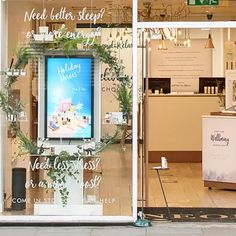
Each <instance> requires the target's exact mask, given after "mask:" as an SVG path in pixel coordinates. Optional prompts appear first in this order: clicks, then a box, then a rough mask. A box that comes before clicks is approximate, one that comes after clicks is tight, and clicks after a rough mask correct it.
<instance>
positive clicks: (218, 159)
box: [202, 116, 236, 183]
mask: <svg viewBox="0 0 236 236" xmlns="http://www.w3.org/2000/svg"><path fill="white" fill-rule="evenodd" d="M202 125H203V140H202V144H203V148H202V168H203V180H206V181H217V182H227V183H236V145H235V143H236V132H235V130H236V118H233V117H210V116H205V117H203V123H202Z"/></svg>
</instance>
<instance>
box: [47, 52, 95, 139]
mask: <svg viewBox="0 0 236 236" xmlns="http://www.w3.org/2000/svg"><path fill="white" fill-rule="evenodd" d="M45 63H46V71H45V72H46V73H45V75H46V80H45V81H46V94H45V95H46V96H45V98H46V99H45V102H46V104H45V105H46V106H45V107H46V112H45V116H46V120H45V124H46V127H45V133H46V137H47V138H49V139H50V138H52V139H57V138H66V139H85V138H87V139H88V138H93V123H94V122H93V80H94V77H93V76H94V75H93V58H92V57H82V56H70V57H66V56H54V57H53V56H46V57H45Z"/></svg>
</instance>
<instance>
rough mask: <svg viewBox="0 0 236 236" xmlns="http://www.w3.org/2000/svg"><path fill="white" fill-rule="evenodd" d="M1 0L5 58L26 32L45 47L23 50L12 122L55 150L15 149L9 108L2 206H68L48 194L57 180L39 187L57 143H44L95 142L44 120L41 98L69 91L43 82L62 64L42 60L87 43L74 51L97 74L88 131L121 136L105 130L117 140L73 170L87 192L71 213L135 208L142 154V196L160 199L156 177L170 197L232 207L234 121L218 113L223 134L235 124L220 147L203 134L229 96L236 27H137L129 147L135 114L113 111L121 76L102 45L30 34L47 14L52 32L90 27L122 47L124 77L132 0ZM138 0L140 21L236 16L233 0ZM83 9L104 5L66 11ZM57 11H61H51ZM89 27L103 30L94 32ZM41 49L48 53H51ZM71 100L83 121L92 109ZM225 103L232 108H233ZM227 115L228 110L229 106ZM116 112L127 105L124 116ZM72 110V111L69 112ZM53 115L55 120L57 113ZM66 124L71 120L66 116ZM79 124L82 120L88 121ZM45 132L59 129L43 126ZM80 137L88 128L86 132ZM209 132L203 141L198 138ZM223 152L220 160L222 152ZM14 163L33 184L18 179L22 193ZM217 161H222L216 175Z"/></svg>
mask: <svg viewBox="0 0 236 236" xmlns="http://www.w3.org/2000/svg"><path fill="white" fill-rule="evenodd" d="M123 3H124V4H123ZM6 4H7V16H8V18H7V38H8V41H7V58H8V59H7V69H10V68H11V67H12V66H13V67H14V66H15V65H16V64H15V63H16V61H17V55H19V51H17V50H16V49H17V47H18V46H19V45H21V46H22V45H28V43H29V42H33V43H34V46H35V45H37V46H38V47H39V48H40V47H41V48H40V50H42V51H40V53H41V54H37V55H36V57H32V58H31V59H30V62H29V63H28V64H27V65H26V66H25V67H24V68H22V69H23V70H24V71H25V72H26V75H23V74H21V76H20V77H19V79H18V80H17V81H16V82H15V83H14V84H13V87H12V91H13V94H14V97H15V98H18V99H19V100H20V101H21V102H22V104H23V111H22V117H21V120H19V121H17V122H15V123H17V125H18V127H19V126H20V130H21V131H22V132H24V133H25V134H26V136H27V137H28V138H30V139H31V140H33V141H34V142H35V143H36V144H37V146H38V147H44V148H45V150H46V152H47V151H48V150H50V151H49V152H50V153H48V152H47V153H46V152H45V153H43V155H41V154H40V155H41V156H43V158H45V157H46V159H42V160H41V161H39V164H37V163H38V160H39V156H38V154H37V155H35V156H34V155H30V154H29V153H26V154H25V155H24V154H23V155H22V153H21V155H20V156H19V155H18V153H19V151H22V150H21V149H20V148H19V143H20V142H19V140H17V137H16V136H14V134H12V133H11V127H10V125H11V122H9V120H8V121H7V120H5V121H4V122H3V125H2V126H3V127H4V129H5V137H6V140H5V144H6V150H5V157H6V158H5V160H4V168H3V170H4V171H3V172H4V178H3V179H4V211H3V212H2V213H0V214H2V215H57V214H59V215H67V214H68V209H66V208H63V207H62V206H60V207H59V208H55V207H54V206H52V205H53V204H52V202H53V203H55V201H56V199H57V200H58V198H60V196H59V197H58V196H57V195H56V194H59V193H58V192H57V193H56V194H55V192H53V190H52V189H48V188H40V186H42V185H43V182H41V181H45V180H47V179H48V176H46V171H45V170H47V168H46V167H45V168H44V164H45V163H47V156H50V155H52V154H51V151H52V150H54V149H56V152H57V151H58V150H63V148H65V149H66V150H67V151H69V150H71V151H74V150H75V148H76V147H77V145H80V144H81V143H82V144H83V145H85V144H86V145H90V144H88V143H86V142H88V141H87V140H85V139H86V137H85V138H83V139H82V138H81V137H77V138H71V137H63V138H61V136H60V135H59V136H58V133H59V128H58V126H53V125H55V124H52V123H50V120H47V119H49V118H47V119H46V118H45V117H47V111H48V110H47V108H48V107H50V106H52V105H53V106H54V105H55V104H54V103H53V102H54V100H55V97H57V96H58V95H59V96H58V97H62V99H64V101H66V100H67V97H65V96H64V97H63V96H61V95H62V92H61V91H60V90H57V89H56V83H55V84H54V85H53V86H52V87H51V90H49V89H48V88H50V86H51V85H50V81H49V75H50V73H51V74H53V73H57V72H58V70H55V71H53V69H52V70H51V71H50V68H53V66H51V67H50V68H49V67H48V68H47V65H49V63H50V60H48V58H49V59H50V57H51V58H54V59H55V58H57V57H59V58H61V57H62V56H64V59H65V58H66V59H68V58H69V59H71V58H72V59H73V58H74V57H78V55H79V56H81V55H82V56H81V58H84V57H85V58H87V57H91V56H92V57H94V61H93V65H92V66H93V67H92V72H91V73H94V77H93V79H94V80H93V81H92V82H91V81H90V82H89V83H91V84H92V86H91V87H92V88H89V89H91V91H92V92H91V93H93V95H90V98H91V99H92V102H91V103H92V104H93V106H91V107H92V108H91V111H90V112H91V114H92V115H91V116H94V118H93V119H94V120H93V122H91V123H93V124H95V125H94V127H93V128H92V131H91V133H92V134H93V139H95V144H97V143H99V142H100V140H103V141H104V140H105V141H106V140H107V138H108V139H109V138H110V137H113V135H114V134H115V138H116V142H113V140H111V138H110V139H109V141H112V142H111V144H110V145H109V147H108V148H106V149H105V150H103V151H102V152H101V153H99V154H98V156H96V155H92V154H91V155H90V156H88V157H86V158H85V159H84V160H83V161H84V163H83V166H84V168H82V169H83V172H82V173H83V174H82V175H80V177H79V178H80V181H82V182H83V186H82V188H81V187H80V188H78V189H77V190H78V191H80V193H81V194H82V197H80V198H79V199H76V201H77V202H76V204H77V207H78V208H75V212H74V213H71V212H70V214H74V215H78V214H79V215H84V214H85V215H86V214H88V215H96V216H97V215H98V216H130V215H132V201H133V187H134V186H136V185H135V184H134V183H133V179H132V177H133V176H132V174H133V171H134V166H135V165H134V164H133V160H134V159H133V158H134V155H136V156H137V159H138V206H145V207H166V202H165V201H164V198H163V190H162V189H161V186H163V189H164V194H165V196H166V200H167V203H168V206H169V207H183V208H194V207H202V208H204V207H209V208H234V207H235V206H236V200H235V199H236V198H235V195H236V193H235V189H236V186H235V183H236V182H235V181H236V180H235V177H234V174H235V173H236V172H235V170H234V169H233V168H234V166H235V160H233V157H231V156H232V155H231V156H230V155H229V157H228V159H227V155H228V154H227V153H228V152H229V153H235V151H234V149H235V148H234V147H233V146H234V143H233V139H234V137H233V134H232V133H233V132H234V131H235V130H234V126H230V125H227V124H228V123H227V121H225V123H224V125H225V127H227V129H226V131H225V130H224V135H226V139H227V138H228V136H227V135H232V136H230V138H229V140H230V142H229V141H228V142H227V140H226V141H225V139H224V140H223V141H224V145H221V144H219V145H218V143H217V149H210V147H208V146H207V145H210V144H209V143H208V142H207V140H208V139H207V138H206V137H209V135H211V132H212V131H209V132H208V125H207V124H208V123H207V122H208V118H211V116H215V117H220V118H219V119H221V116H220V113H221V111H222V110H224V109H226V108H229V107H232V106H234V105H235V104H236V103H235V102H236V101H235V98H236V97H235V93H234V92H235V91H236V89H235V87H236V85H235V83H234V78H235V79H236V76H235V74H233V72H234V71H235V70H236V46H235V45H236V44H235V42H236V30H235V29H234V28H218V27H213V28H209V27H201V28H185V27H182V28H175V27H171V28H144V29H141V30H139V31H138V38H137V42H138V49H137V55H138V65H137V68H138V72H137V74H138V78H137V80H138V81H137V84H138V91H137V93H138V99H137V107H138V114H137V121H138V122H137V123H138V126H137V133H138V152H137V153H135V154H134V153H133V151H134V149H133V148H134V145H133V144H134V142H136V140H132V129H134V127H132V117H133V116H136V114H135V115H134V114H132V109H131V111H129V112H130V113H129V116H128V118H127V117H126V122H125V123H119V122H117V121H114V120H115V119H120V117H118V115H120V114H118V113H119V112H121V111H122V108H123V107H122V106H121V105H120V104H121V103H120V100H119V96H118V95H119V93H118V91H119V90H118V88H120V87H119V86H120V81H118V80H116V77H115V76H116V74H115V73H114V71H112V70H110V65H109V64H106V63H103V64H101V63H100V61H99V58H98V56H94V54H92V53H91V52H90V51H89V50H88V48H86V47H84V45H83V44H79V43H78V44H77V45H76V50H77V52H76V53H75V51H73V53H74V54H73V53H72V56H71V55H69V56H68V55H65V52H64V51H62V50H61V49H60V48H58V47H57V44H56V43H55V42H53V43H54V44H53V45H52V46H51V47H49V48H46V47H45V45H46V44H45V41H47V40H45V38H44V39H43V40H38V39H37V36H38V37H40V36H42V35H43V37H45V35H44V34H45V32H44V33H41V32H39V29H40V27H42V26H43V27H47V29H48V30H49V32H50V31H53V32H54V31H57V30H59V29H61V27H64V28H66V30H67V31H68V32H69V34H68V35H71V33H72V32H73V33H74V32H77V33H78V32H79V34H80V36H81V35H82V37H84V38H86V39H88V38H89V37H90V36H91V35H93V36H94V35H95V38H96V40H98V41H99V43H100V44H101V45H102V46H103V47H104V48H108V49H111V50H112V51H113V52H115V53H114V55H115V57H116V58H118V62H119V63H121V64H122V65H124V71H123V74H122V76H123V75H125V76H124V77H125V78H126V76H127V78H131V79H132V26H131V22H132V2H131V1H125V2H123V1H119V2H117V1H104V2H103V1H89V4H88V2H87V1H80V5H78V1H73V0H70V1H62V0H60V1H53V0H48V1H46V0H31V1H23V0H22V1H18V0H8V1H6ZM138 7H139V9H138V18H139V21H144V22H155V21H159V22H160V21H163V22H171V21H183V22H188V21H202V22H212V21H222V20H225V21H226V20H230V21H231V20H235V17H236V16H235V8H236V4H235V3H234V2H233V1H223V3H221V4H220V6H216V7H212V6H211V7H210V6H199V7H198V8H193V7H192V6H188V5H186V3H183V1H177V0H176V1H162V2H161V3H159V2H158V1H139V4H138ZM63 8H66V11H67V12H71V14H69V15H67V17H68V19H67V17H65V16H62V15H63V14H64V13H63V11H64V10H65V9H64V10H63ZM32 9H33V10H32ZM44 9H46V10H45V11H46V12H48V13H49V12H51V19H49V18H50V16H49V15H48V18H47V17H46V12H44ZM101 9H103V10H101ZM32 11H33V12H32ZM85 11H88V12H89V13H91V14H94V13H96V14H97V16H99V17H98V19H96V20H94V18H93V19H92V20H91V19H88V17H87V18H86V17H85V18H84V19H82V18H83V17H82V15H80V17H81V18H80V20H79V21H74V20H73V19H72V18H73V14H75V13H78V12H80V14H82V13H83V12H84V14H85ZM34 12H36V13H37V12H40V13H41V14H39V15H38V16H36V14H35V17H36V18H38V19H32V18H34V17H32V16H33V14H34ZM53 12H54V13H55V14H54V13H53ZM56 12H57V13H58V14H59V15H58V16H57V17H56ZM60 12H61V13H60ZM60 14H61V15H60ZM86 14H87V13H86ZM30 15H31V16H30ZM44 18H45V19H44ZM91 22H92V23H91ZM183 24H184V23H183ZM97 27H99V28H97ZM96 30H98V31H99V33H98V34H97V35H96V33H97V32H98V31H96ZM81 32H82V33H81ZM49 36H50V34H49ZM54 36H55V35H54ZM87 46H88V45H87ZM30 49H31V50H34V49H35V48H33V47H31V48H30ZM37 49H38V48H37ZM50 50H51V51H50ZM37 53H38V51H37ZM45 58H46V59H45ZM81 58H80V59H81ZM100 59H101V58H100ZM102 59H103V58H102ZM45 60H48V61H47V63H46V62H45ZM68 63H69V62H68ZM70 65H72V64H70ZM72 67H73V66H72ZM72 67H70V68H69V69H68V67H67V68H64V70H69V71H70V70H73V69H76V68H75V67H73V68H72ZM58 68H59V67H58ZM77 69H78V68H77ZM60 71H61V72H58V73H59V74H60V73H62V71H63V68H62V67H61V69H60ZM63 73H64V72H63ZM228 79H229V80H228ZM62 80H63V81H70V78H69V79H68V78H65V77H64V78H63V79H62ZM48 81H49V82H48ZM227 81H230V83H228V82H227ZM135 82H136V81H135ZM132 83H134V82H133V81H132V82H131V86H130V84H129V86H127V88H128V92H129V91H130V90H132ZM83 86H84V84H83ZM86 86H87V84H86ZM65 88H66V87H65ZM86 88H87V87H86ZM81 91H82V90H81ZM69 93H70V92H69ZM131 95H132V94H131ZM131 95H130V97H129V98H130V100H131V101H130V100H129V101H128V103H129V104H128V106H129V108H130V106H131V105H132V98H131ZM66 96H69V95H66ZM48 98H49V99H48ZM50 99H51V101H52V104H51V103H50V102H51V101H50ZM65 103H66V102H65ZM69 103H70V109H71V110H72V108H73V109H74V104H73V103H72V102H69ZM76 103H78V104H76V109H77V110H78V114H79V115H80V116H81V117H83V124H87V123H86V122H87V120H89V119H90V118H91V117H90V116H89V115H87V114H83V115H81V114H80V112H83V104H82V105H81V103H82V102H81V101H77V100H76ZM67 104H68V100H67ZM79 105H80V106H79ZM68 110H69V109H68ZM71 110H70V111H71ZM84 110H85V109H84ZM116 112H117V113H116ZM227 114H230V115H231V113H226V115H227ZM226 115H225V116H226ZM205 116H206V117H205ZM110 117H113V118H114V120H113V121H111V118H110ZM203 117H204V119H205V120H204V119H203ZM222 117H223V116H222ZM69 119H70V117H69ZM225 119H226V120H227V118H225ZM230 119H234V116H233V115H231V118H230ZM123 120H124V117H123V116H122V122H123ZM220 121H221V120H220ZM69 122H70V121H68V117H67V123H69ZM214 122H216V127H217V125H218V123H217V122H218V120H217V121H213V124H215V123H214ZM232 122H233V121H232ZM56 124H58V123H57V122H56ZM232 124H233V123H232ZM63 125H64V124H63ZM49 126H50V127H49ZM68 127H69V125H68V124H67V128H68ZM223 127H224V126H223ZM69 128H70V129H72V128H71V126H70V127H69ZM82 128H83V129H84V128H85V125H84V126H83V127H82ZM135 128H136V127H135ZM206 128H207V129H206ZM117 129H119V134H118V135H119V136H117V134H116V131H117ZM212 129H213V130H216V131H217V132H218V133H217V132H216V133H215V131H214V132H213V134H214V135H216V137H215V136H214V137H212V136H210V137H211V138H212V139H214V138H215V140H214V142H215V143H216V142H218V141H219V140H217V138H218V137H219V136H217V135H219V130H220V135H222V136H220V138H222V137H223V138H225V137H224V136H223V131H222V130H221V129H223V128H221V126H220V127H219V129H218V128H215V127H212ZM229 130H230V133H229V134H228V133H227V132H229ZM231 131H232V132H231ZM51 133H53V135H55V136H50V134H51ZM207 135H208V136H207ZM87 139H88V140H90V141H91V140H92V138H91V137H89V136H88V138H87ZM212 139H211V140H212ZM205 140H206V142H204V141H205ZM231 140H232V141H231ZM20 141H22V139H21V140H20ZM220 141H222V140H220ZM232 143H233V144H232ZM20 144H21V143H20ZM95 144H94V145H95ZM225 146H227V147H225ZM214 147H215V146H214ZM219 147H223V148H226V152H227V153H223V152H221V150H220V149H219ZM208 150H211V152H213V151H215V150H216V151H218V152H217V153H216V155H213V157H212V156H211V155H210V154H212V153H210V154H209V152H208ZM54 151H55V150H54ZM94 157H95V158H94ZM163 157H165V158H166V160H167V164H168V168H162V167H163V166H162V163H161V159H162V158H163ZM208 157H210V158H213V159H211V161H212V160H213V161H214V158H216V159H217V160H218V161H219V163H218V164H217V165H216V167H214V168H216V169H211V168H210V169H209V166H211V162H209V160H208V159H207V158H208ZM224 158H226V160H223V159H224ZM231 161H232V162H231ZM40 163H41V164H42V165H40ZM36 165H37V166H38V168H36ZM90 165H91V166H92V167H91V166H90ZM88 166H90V167H88ZM154 167H160V168H161V169H160V170H159V173H160V181H161V182H159V179H158V175H157V171H156V170H155V169H153V168H154ZM17 168H18V169H20V168H24V169H26V181H28V182H27V183H28V185H25V186H28V188H27V189H26V191H25V194H26V195H25V197H24V198H20V199H19V202H15V201H16V199H15V198H14V196H13V191H14V190H13V189H14V185H16V184H17V179H16V180H13V169H17ZM217 168H219V175H218V172H217ZM221 168H222V170H223V171H227V170H230V173H231V175H230V176H224V173H225V172H224V173H221V172H220V170H221ZM213 171H216V173H217V174H215V175H213V176H212V175H211V176H210V174H209V172H213ZM81 176H82V177H81ZM222 176H223V177H222ZM230 178H231V180H230ZM91 180H92V182H91ZM14 181H16V182H14ZM40 182H41V183H40ZM86 182H87V183H93V186H95V185H96V184H97V186H95V187H91V188H90V185H89V184H88V185H87V186H88V187H87V188H86V187H85V183H86ZM39 183H40V186H39V185H38V184H39ZM160 183H161V184H160ZM214 183H217V184H216V185H215V184H214ZM218 183H219V184H218ZM222 183H223V184H222ZM225 183H226V185H225ZM34 186H35V187H34ZM74 186H76V183H74V182H73V183H72V184H71V183H70V190H71V192H75V194H76V193H77V192H76V191H77V190H76V188H74V189H73V187H74ZM78 202H79V203H78ZM14 204H16V205H14ZM17 204H18V205H17ZM60 204H61V203H60ZM60 204H59V205H60ZM22 205H23V207H22ZM41 205H42V207H41ZM49 205H50V206H49ZM72 205H73V204H72ZM81 205H85V207H84V208H82V207H81ZM14 206H15V208H14ZM17 207H20V208H19V209H18V208H17ZM21 207H22V208H21ZM89 207H91V209H90V208H89ZM93 207H94V208H93ZM47 208H48V209H49V210H48V209H47ZM88 209H89V210H88ZM70 211H71V209H70ZM78 212H80V213H78ZM85 212H86V213H85Z"/></svg>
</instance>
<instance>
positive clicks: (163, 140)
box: [147, 94, 219, 162]
mask: <svg viewBox="0 0 236 236" xmlns="http://www.w3.org/2000/svg"><path fill="white" fill-rule="evenodd" d="M147 104H148V110H147V112H148V115H147V117H148V118H147V122H148V131H147V132H148V145H147V146H148V150H149V161H150V162H159V161H160V157H161V156H165V157H166V158H167V160H168V161H169V162H200V161H201V155H202V152H201V151H202V123H201V122H202V115H209V114H210V112H212V111H217V110H218V109H219V103H218V96H217V95H204V94H197V95H149V96H148V103H147Z"/></svg>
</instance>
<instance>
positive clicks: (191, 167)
mask: <svg viewBox="0 0 236 236" xmlns="http://www.w3.org/2000/svg"><path fill="white" fill-rule="evenodd" d="M159 165H160V164H159V163H151V164H150V168H149V169H151V167H153V166H159ZM169 167H170V168H169V170H165V171H160V175H161V180H162V184H163V188H164V191H165V194H166V198H167V202H168V205H169V206H170V207H225V208H236V191H235V190H223V189H216V188H212V189H211V190H209V189H208V188H206V187H204V186H203V181H202V174H201V163H169ZM149 176H150V178H149V206H152V207H158V206H159V207H161V206H165V202H164V198H163V195H162V192H161V188H160V183H159V180H158V176H157V173H156V171H153V170H150V171H149Z"/></svg>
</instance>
